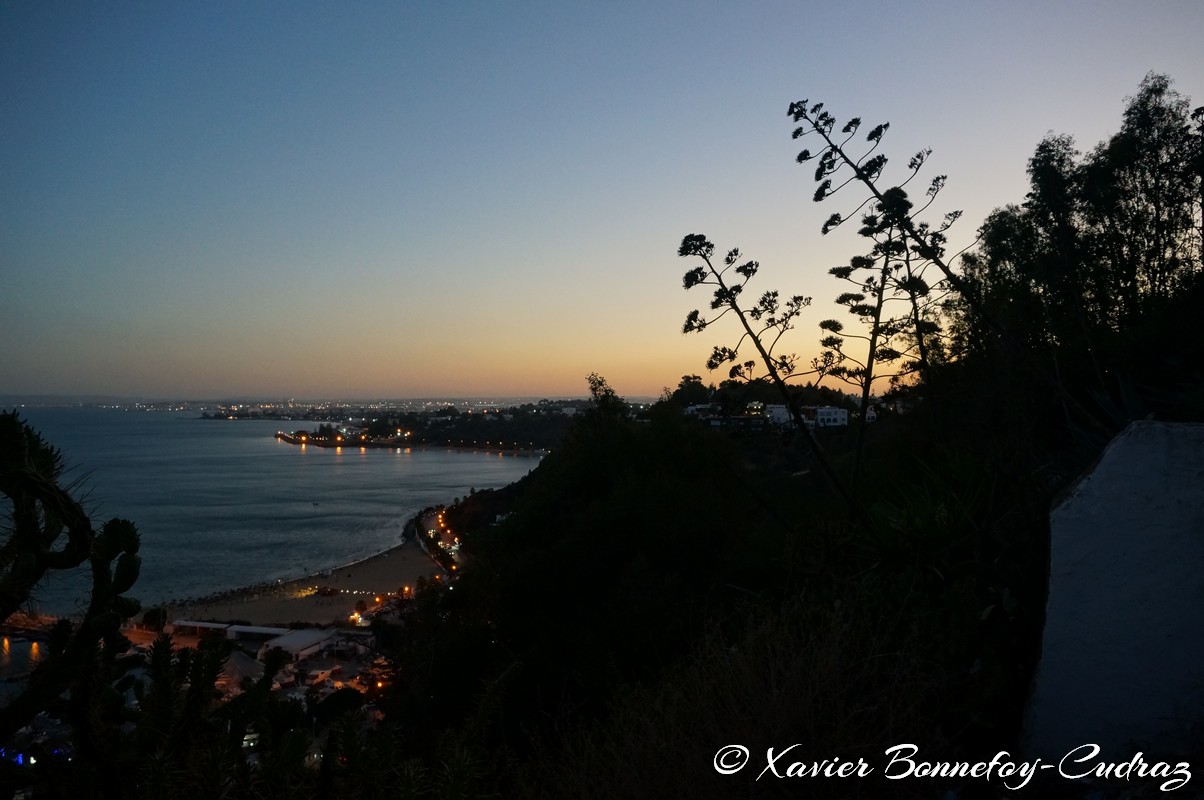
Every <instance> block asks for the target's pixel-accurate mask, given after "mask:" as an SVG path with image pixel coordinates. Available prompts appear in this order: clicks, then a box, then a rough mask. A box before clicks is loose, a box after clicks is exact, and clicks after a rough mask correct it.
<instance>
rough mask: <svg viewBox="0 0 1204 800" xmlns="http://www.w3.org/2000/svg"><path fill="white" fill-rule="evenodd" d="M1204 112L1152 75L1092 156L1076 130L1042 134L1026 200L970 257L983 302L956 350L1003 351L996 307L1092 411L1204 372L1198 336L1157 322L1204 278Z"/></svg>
mask: <svg viewBox="0 0 1204 800" xmlns="http://www.w3.org/2000/svg"><path fill="white" fill-rule="evenodd" d="M1202 121H1204V109H1198V110H1197V112H1195V114H1194V115H1189V113H1188V102H1187V100H1186V99H1185V98H1183V97H1182V96H1180V95H1179V94H1178V93H1177V92H1175V91H1174V90H1173V89H1172V88H1171V85H1170V80H1169V79H1168V78H1167V77H1166V76H1163V75H1157V74H1153V73H1151V74H1150V75H1147V76H1146V78H1145V79H1144V80H1143V81H1142V83H1141V85H1140V87H1139V89H1138V93H1137V94H1136V95H1135V96H1133V97H1131V98H1129V99H1128V100H1127V103H1126V107H1125V112H1124V119H1123V122H1122V125H1121V129H1120V131H1119V132H1117V133H1116V134H1115V135H1113V136H1112V137H1110V138H1109V139H1108V140H1107V141H1105V142H1102V143H1100V144H1099V145H1098V146H1097V147H1095V148H1094V149H1093V150H1091V151H1090V152H1089V153H1087V154H1086V155H1082V154H1080V153H1079V152H1078V151H1077V150H1076V149H1075V147H1074V142H1073V139H1071V137H1069V136H1066V135H1050V136H1048V137H1047V138H1046V139H1044V140H1043V141H1042V142H1041V143H1040V144H1039V145H1038V147H1037V149H1036V151H1035V152H1034V154H1033V157H1032V158H1031V159H1030V160H1029V165H1028V175H1029V180H1030V186H1031V188H1030V191H1029V193H1028V196H1027V199H1026V200H1025V202H1024V203H1023V204H1022V205H1011V206H1007V207H1005V208H1003V209H1000V210H997V211H996V212H994V213H993V214H992V215H991V216H990V217H989V218H988V219H987V221H986V222H985V223H984V225H983V227H982V231H981V239H982V245H981V247H980V249H979V252H978V253H977V254H976V255H975V258H974V259H973V260H971V261H970V262H968V268H967V281H968V283H969V287H970V289H969V290H970V292H971V293H972V295H973V296H974V297H976V298H978V299H979V300H978V303H977V305H976V306H972V305H970V304H968V303H965V302H963V303H961V304H960V306H959V324H958V340H957V347H958V351H959V352H960V353H961V354H963V355H970V354H974V355H981V356H984V357H990V354H992V353H996V352H998V350H999V347H1000V334H999V333H998V330H997V329H996V328H993V327H990V326H986V325H984V324H982V318H983V316H984V315H990V316H992V317H993V318H995V319H997V320H999V321H1000V323H1001V324H1002V325H1003V326H1004V327H1006V328H1007V329H1008V330H1009V331H1012V332H1013V333H1012V335H1013V336H1016V337H1018V338H1020V340H1021V341H1022V342H1023V345H1024V346H1025V347H1026V348H1027V349H1029V350H1030V351H1032V352H1034V353H1037V354H1039V356H1040V359H1041V360H1042V361H1043V362H1044V363H1045V364H1047V365H1048V367H1047V369H1049V370H1050V371H1052V372H1054V373H1055V374H1056V382H1057V385H1058V387H1059V389H1060V390H1061V391H1063V392H1064V393H1066V394H1067V395H1068V396H1069V397H1071V398H1074V401H1075V402H1077V403H1081V404H1087V405H1089V406H1090V407H1091V408H1092V409H1094V414H1095V416H1096V417H1099V416H1101V415H1102V416H1105V417H1112V416H1114V415H1115V414H1114V411H1113V409H1123V410H1121V411H1119V414H1120V415H1122V416H1132V415H1140V414H1141V413H1148V410H1149V408H1150V406H1151V404H1152V405H1153V406H1154V407H1161V408H1166V407H1167V401H1166V398H1165V396H1160V395H1164V392H1162V391H1161V390H1159V389H1157V388H1156V387H1157V384H1159V383H1161V382H1162V381H1163V380H1164V379H1166V378H1171V379H1174V380H1177V381H1179V382H1181V385H1182V383H1190V381H1191V380H1192V379H1191V377H1190V376H1191V375H1192V374H1193V373H1195V374H1197V375H1198V370H1197V368H1196V367H1195V362H1196V358H1195V353H1194V350H1195V348H1194V346H1193V345H1192V344H1191V339H1192V338H1194V334H1191V335H1189V337H1188V338H1186V339H1185V338H1184V337H1182V336H1174V337H1172V336H1162V335H1160V331H1162V330H1165V329H1166V326H1167V325H1168V324H1170V322H1169V321H1170V315H1172V314H1176V313H1183V312H1181V311H1179V308H1180V307H1181V306H1182V302H1183V298H1185V297H1188V296H1190V295H1191V294H1192V293H1194V292H1196V291H1197V288H1196V287H1198V286H1199V284H1200V282H1201V280H1202V279H1204V275H1202V269H1204V268H1202V264H1201V227H1200V225H1199V224H1197V221H1198V220H1199V219H1200V213H1201V210H1200V209H1201V173H1200V164H1201V153H1202V152H1204V132H1202V130H1204V129H1202V128H1201V123H1202ZM1184 310H1186V308H1184ZM1143 408H1145V412H1143V411H1142V409H1143ZM1080 416H1081V415H1080ZM1114 424H1115V423H1113V425H1114Z"/></svg>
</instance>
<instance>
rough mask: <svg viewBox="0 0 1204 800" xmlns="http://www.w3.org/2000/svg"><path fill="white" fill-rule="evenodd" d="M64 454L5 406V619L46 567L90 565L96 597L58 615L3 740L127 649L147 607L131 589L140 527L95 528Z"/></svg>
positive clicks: (1, 732)
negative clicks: (124, 628)
mask: <svg viewBox="0 0 1204 800" xmlns="http://www.w3.org/2000/svg"><path fill="white" fill-rule="evenodd" d="M64 464H65V462H64V459H63V455H62V453H61V452H59V451H58V450H57V449H55V448H54V447H51V446H50V445H49V444H48V443H47V442H46V441H45V440H44V439H43V438H42V437H41V436H40V435H39V434H38V433H37V432H36V431H34V430H33V428H31V427H30V426H29V425H27V424H26V423H25V422H23V421H22V420H21V419H20V417H19V416H18V415H17V414H16V413H13V412H3V413H0V492H2V493H3V494H4V495H5V496H6V497H7V498H8V499H9V501H10V502H11V505H12V515H11V516H12V525H11V526H10V528H9V529H8V530H7V531H6V532H5V533H6V534H7V535H6V537H5V538H4V539H3V540H0V622H3V621H4V620H6V619H8V618H9V617H10V616H12V614H13V613H14V612H16V611H17V610H18V609H19V608H21V607H22V606H23V605H24V604H25V603H27V602H28V600H29V598H30V594H31V592H32V591H33V589H34V587H35V586H37V584H38V583H39V582H41V581H42V580H43V579H44V578H45V577H46V576H47V575H48V574H51V573H53V572H57V571H60V570H70V569H76V568H79V567H81V566H84V565H85V563H86V564H88V565H89V566H90V567H91V573H92V591H91V595H92V596H91V601H90V602H89V604H88V608H87V610H86V611H85V612H84V616H83V619H82V620H80V621H79V623H78V624H72V623H70V622H67V621H60V622H59V623H58V624H57V625H56V626H55V627H54V629H53V630H52V631H51V638H50V642H49V647H48V648H47V650H48V651H49V652H48V653H47V656H46V658H44V659H43V660H42V662H41V663H40V664H39V665H38V667H37V668H36V669H35V670H34V671H33V672H32V673H31V674H30V676H29V680H28V682H27V684H26V687H25V689H24V691H22V692H21V694H19V695H17V696H16V697H15V698H13V699H12V701H11V702H10V703H9V704H8V705H7V706H6V707H5V708H3V709H0V741H6V740H8V739H9V738H10V737H11V736H12V734H13V733H14V732H16V731H17V730H18V729H20V728H21V727H23V726H24V725H26V724H27V723H28V722H29V721H30V720H31V719H32V718H33V717H34V716H35V715H36V714H38V713H39V712H40V711H42V710H43V709H45V708H46V707H47V705H48V704H49V703H51V702H53V701H55V700H56V698H58V697H59V696H60V695H62V694H63V692H65V691H66V690H68V689H69V688H71V687H72V686H73V685H74V684H75V682H76V681H77V680H78V679H79V678H80V676H82V675H85V674H88V673H89V672H90V671H91V670H92V668H93V667H94V666H95V661H96V659H97V658H98V645H99V644H100V643H102V642H103V643H104V645H105V652H106V653H111V652H113V651H116V650H120V649H124V646H128V642H125V643H124V646H123V642H124V641H125V640H124V637H122V636H121V634H120V630H121V625H122V623H123V622H124V621H125V620H126V619H129V618H130V617H132V616H134V615H135V614H137V613H138V612H139V611H140V610H141V607H142V606H141V604H140V603H139V602H138V601H137V600H135V599H134V598H132V597H126V596H125V593H126V592H128V591H129V590H130V589H131V588H133V585H134V583H135V582H136V581H137V579H138V572H139V569H140V566H141V559H140V558H139V556H138V555H137V553H138V549H139V545H140V544H141V540H140V537H139V535H138V529H137V527H136V526H135V525H134V524H133V523H132V522H130V521H128V520H123V519H112V520H109V521H108V522H106V523H105V524H104V526H103V527H102V528H101V530H100V532H99V533H97V532H96V531H95V530H94V528H93V525H92V521H91V520H90V519H89V518H88V514H87V512H86V511H84V509H83V506H82V505H81V504H80V502H79V501H78V500H76V499H75V498H74V497H72V496H71V493H70V492H69V491H68V488H64V486H63V485H62V483H61V482H62V478H63V473H64Z"/></svg>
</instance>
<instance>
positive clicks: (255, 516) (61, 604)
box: [5, 407, 538, 614]
mask: <svg viewBox="0 0 1204 800" xmlns="http://www.w3.org/2000/svg"><path fill="white" fill-rule="evenodd" d="M19 412H20V414H21V416H22V418H23V419H25V420H26V421H27V422H29V423H30V424H31V425H32V426H33V427H34V428H35V429H37V430H38V431H39V432H40V433H41V434H42V435H43V437H44V438H45V439H46V440H47V441H48V442H49V443H50V444H52V445H53V446H55V447H57V448H58V449H60V450H61V451H62V452H63V454H64V456H65V458H66V461H67V463H68V465H69V468H70V469H69V472H68V474H67V478H66V479H67V481H68V482H74V484H75V486H74V490H73V495H74V496H76V497H77V498H82V499H83V501H84V507H85V509H86V510H87V511H88V513H89V514H90V516H91V517H92V518H93V520H94V521H96V522H97V524H100V523H103V521H104V520H107V519H110V518H112V517H122V518H125V519H129V520H131V521H133V522H134V523H135V524H136V525H137V526H138V531H139V533H140V534H141V536H142V549H141V551H140V554H141V556H142V560H143V563H142V572H141V575H140V577H139V579H138V582H137V584H136V585H135V587H134V589H133V591H131V592H130V594H131V595H133V596H135V597H138V598H139V599H140V600H141V601H142V603H143V606H144V607H150V606H151V605H154V604H158V603H163V602H167V601H169V600H172V599H183V598H187V597H196V596H201V595H206V594H210V593H212V592H215V591H221V590H225V589H233V588H237V587H240V586H247V585H251V584H256V583H261V582H265V581H274V580H278V579H286V578H291V577H299V576H302V575H308V574H312V573H314V572H318V571H321V570H325V569H330V568H333V567H336V566H339V565H341V564H346V563H350V562H351V561H355V560H358V559H360V558H365V557H367V556H369V555H373V554H375V553H378V552H380V551H382V550H385V549H388V548H389V547H393V546H395V545H396V544H398V543H399V542H400V536H401V532H402V528H403V526H404V524H405V521H406V520H408V519H409V518H410V517H412V516H413V515H414V514H416V513H417V512H418V511H420V510H421V509H422V508H425V507H427V506H430V505H436V504H439V503H450V502H451V501H452V500H453V498H456V497H462V496H464V495H466V494H468V493H469V491H471V490H472V489H487V488H497V487H501V486H505V485H507V484H509V483H512V482H513V481H515V480H518V479H519V478H521V477H522V476H523V475H525V474H527V473H528V472H529V471H530V470H531V469H533V468H534V467H535V466H536V465H537V464H538V458H537V457H534V456H521V455H501V454H498V453H485V452H482V451H477V452H471V451H457V450H445V449H435V448H432V449H421V448H413V449H411V448H388V449H384V448H379V449H378V448H371V449H361V448H358V447H344V448H341V449H338V450H335V449H333V448H317V447H297V446H295V445H290V444H287V443H285V442H281V441H278V440H277V439H276V438H275V433H276V431H277V430H290V431H291V430H296V429H301V428H308V427H313V424H312V423H306V422H288V421H285V422H281V421H275V420H236V421H226V420H205V419H199V418H198V416H199V415H197V414H196V413H195V412H172V411H145V410H125V409H107V408H90V407H87V408H22V409H19ZM5 511H6V513H7V509H5ZM86 599H87V576H86V574H84V571H83V570H76V571H74V574H58V575H54V576H52V577H51V578H50V579H49V580H48V581H46V582H45V583H44V585H43V586H41V587H40V588H39V590H38V592H37V593H36V595H35V600H36V607H37V610H39V611H42V612H44V613H53V614H73V613H77V612H78V611H79V610H80V609H82V607H83V604H84V603H85V602H86Z"/></svg>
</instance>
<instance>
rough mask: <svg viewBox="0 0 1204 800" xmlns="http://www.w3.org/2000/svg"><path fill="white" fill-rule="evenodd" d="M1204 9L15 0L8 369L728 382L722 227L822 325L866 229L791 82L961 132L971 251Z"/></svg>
mask: <svg viewBox="0 0 1204 800" xmlns="http://www.w3.org/2000/svg"><path fill="white" fill-rule="evenodd" d="M1202 29H1204V7H1202V6H1201V5H1200V4H1199V3H1196V2H1187V1H1186V0H1178V1H1175V0H1171V1H1168V2H1156V3H1149V4H1137V3H1131V2H1063V3H1052V4H1051V3H1039V2H1015V3H1008V4H965V3H953V2H931V1H930V2H918V3H908V4H898V3H871V2H853V3H849V4H845V5H843V6H841V7H840V8H839V9H835V10H834V9H832V8H830V7H828V6H820V5H818V4H810V3H801V4H800V3H786V2H765V3H754V4H749V5H741V6H724V5H702V6H700V5H698V4H696V3H685V2H673V3H657V4H637V3H628V2H618V3H608V4H603V5H596V6H595V5H590V6H581V7H576V6H571V7H569V6H565V5H564V4H559V3H551V2H533V3H526V4H521V5H501V4H496V3H486V2H465V3H456V4H429V5H423V4H412V5H411V4H406V5H402V4H395V3H375V2H369V3H357V4H353V5H351V4H333V5H332V4H322V3H313V2H298V3H290V4H287V5H281V4H267V3H258V4H257V3H233V2H215V3H206V4H202V5H180V4H106V5H103V6H98V5H95V4H87V3H55V4H39V3H7V4H3V5H0V104H2V105H3V108H4V109H5V113H4V114H3V115H2V116H0V180H2V181H3V184H4V187H5V191H4V192H3V194H2V195H0V320H2V321H3V333H4V335H3V336H2V337H0V395H93V396H95V395H107V396H112V397H122V398H144V399H152V398H154V399H186V398H194V399H223V398H248V399H249V398H263V399H268V398H288V397H296V398H305V399H321V398H330V399H334V398H347V399H352V398H355V399H371V398H395V399H404V398H416V397H458V398H469V397H473V396H485V397H576V396H581V395H584V394H586V393H587V386H586V382H585V376H586V375H587V374H589V373H590V372H597V373H599V374H601V375H603V376H605V377H606V378H607V380H608V381H609V382H610V384H611V385H612V386H613V387H614V389H615V390H616V391H617V392H618V393H619V394H621V395H624V396H627V397H654V396H656V395H657V394H659V393H660V391H661V389H662V388H663V387H665V386H668V387H674V386H676V384H677V382H678V380H679V379H680V377H681V376H682V375H684V374H698V375H701V376H702V377H703V380H704V381H705V382H707V383H710V382H712V381H713V382H716V383H717V382H719V381H720V380H721V379H722V378H724V377H725V374H721V373H718V372H716V373H707V371H706V369H705V367H704V362H705V360H706V357H707V355H708V354H709V353H710V350H711V347H712V346H713V345H715V344H732V343H734V341H735V340H736V338H737V336H736V333H735V330H734V328H732V327H727V326H724V325H723V324H720V325H717V326H715V328H714V329H713V330H711V331H708V332H707V333H705V334H703V335H692V336H683V335H682V334H681V332H680V331H681V324H682V322H683V320H684V319H685V316H686V314H687V312H689V311H690V310H691V309H693V308H696V307H699V306H703V307H705V305H706V302H707V298H706V297H704V296H702V295H700V294H696V292H697V291H698V290H695V293H686V292H684V291H683V290H682V288H681V275H682V273H683V272H684V271H685V270H686V269H687V268H688V266H690V265H689V264H688V263H687V262H686V261H685V260H683V259H678V258H677V257H676V255H675V253H676V248H677V245H678V243H679V242H680V240H681V238H682V237H683V236H684V235H686V234H690V233H703V234H706V235H707V236H708V237H709V238H710V239H711V240H712V241H714V242H715V244H716V246H717V247H719V248H720V249H722V250H726V249H728V248H730V247H733V246H739V247H740V248H741V250H742V251H743V252H744V253H745V255H746V256H747V257H748V258H753V259H757V260H758V261H760V262H761V264H762V271H761V274H760V275H759V276H758V278H757V279H756V282H755V283H754V284H752V285H751V286H750V291H751V290H753V289H755V290H756V292H757V293H758V294H759V293H760V292H761V291H764V290H766V289H780V290H782V291H783V292H784V293H786V294H796V293H798V294H804V295H809V296H811V297H812V298H813V302H812V307H811V309H810V310H809V311H808V312H807V313H805V314H804V316H803V318H802V320H801V323H800V327H799V330H797V331H795V332H794V333H793V334H792V338H791V339H790V341H789V342H788V343H787V349H789V350H794V351H797V352H798V353H799V354H800V355H802V356H803V357H804V359H809V358H810V357H811V356H812V355H814V354H815V353H816V351H817V350H818V340H819V338H820V332H819V330H818V328H817V327H816V323H818V322H819V321H820V320H821V319H824V318H825V317H831V316H833V315H834V314H835V313H838V310H837V308H836V306H835V305H834V304H833V303H832V299H833V298H834V297H835V296H836V295H837V294H839V293H840V292H841V291H843V287H842V286H841V285H839V284H838V283H837V282H836V281H835V280H834V279H833V278H831V277H830V276H829V275H828V274H827V270H828V268H829V267H831V266H835V265H838V264H842V263H847V261H848V259H849V258H850V257H851V256H853V255H857V254H860V253H861V252H862V251H863V249H864V246H863V244H862V243H861V242H860V241H858V239H857V237H856V235H855V231H853V230H848V229H843V228H842V229H840V230H839V231H837V232H835V233H833V234H831V235H829V236H827V237H821V235H820V233H819V228H820V225H821V224H822V222H823V220H824V219H826V218H827V217H828V216H829V215H830V214H832V213H833V212H837V211H841V212H847V211H848V210H849V205H850V204H849V203H848V202H847V200H846V199H845V198H842V197H838V198H837V199H835V200H833V201H831V202H827V203H823V204H815V203H813V202H812V201H811V196H812V194H813V192H814V184H813V183H812V182H811V172H812V170H811V169H808V168H806V167H801V166H799V165H797V164H795V163H794V158H795V155H796V154H797V152H798V151H799V149H801V145H800V144H799V143H798V142H794V141H792V140H791V138H790V132H791V129H792V128H793V125H792V123H791V122H790V120H789V119H788V117H787V114H786V109H787V107H788V105H789V104H790V102H792V101H795V100H801V99H810V100H811V101H823V102H825V103H826V104H827V107H828V108H829V109H830V110H831V111H832V113H834V114H835V115H836V116H837V118H838V119H839V120H841V121H842V122H843V121H845V120H847V119H848V118H850V117H854V116H859V117H862V118H863V119H864V120H865V121H866V122H867V123H869V124H872V123H877V122H879V121H889V122H890V123H891V129H890V131H889V133H888V134H887V136H886V137H885V139H884V141H883V148H884V152H886V153H887V155H889V156H890V157H891V159H892V162H891V166H890V167H888V169H887V176H888V178H889V177H890V176H892V175H897V174H898V173H897V172H892V171H891V170H892V168H896V169H902V167H903V165H904V164H905V163H906V161H907V159H908V158H909V157H910V155H911V154H912V153H914V152H915V151H916V150H918V149H920V148H922V147H931V148H932V150H933V154H932V157H931V160H930V167H929V168H927V170H926V172H925V173H924V175H925V177H926V178H927V177H931V176H932V175H936V174H946V175H948V183H947V187H946V189H945V191H944V192H943V193H942V194H941V196H940V198H939V199H938V203H937V204H936V206H935V207H934V212H935V214H936V216H937V217H939V215H940V214H942V213H944V212H945V211H948V210H951V209H962V210H963V211H964V212H965V214H964V216H963V218H962V220H961V221H960V222H959V223H958V224H957V226H956V227H955V228H954V229H953V230H952V231H951V235H950V245H951V249H952V250H953V251H957V250H960V249H961V248H963V247H966V246H968V245H970V244H972V242H973V240H974V236H975V231H976V229H977V227H978V225H979V224H980V223H981V222H982V221H983V219H984V217H985V216H986V215H987V214H988V213H989V212H990V211H991V210H992V209H994V208H996V207H999V206H1003V205H1005V204H1008V203H1019V202H1022V201H1023V199H1024V193H1025V190H1026V176H1025V164H1026V161H1027V159H1028V157H1029V156H1030V155H1031V153H1032V151H1033V148H1034V147H1035V146H1036V145H1037V143H1038V142H1039V141H1040V139H1041V138H1042V137H1043V136H1044V135H1046V134H1047V133H1049V132H1054V133H1067V134H1070V135H1072V136H1074V138H1075V141H1076V143H1077V146H1078V148H1079V149H1080V150H1089V149H1090V148H1092V147H1094V146H1095V144H1096V143H1097V142H1099V141H1100V140H1102V139H1103V138H1105V137H1106V136H1108V135H1109V134H1111V133H1112V132H1114V131H1115V130H1116V129H1117V128H1118V127H1119V125H1120V119H1121V110H1122V108H1123V103H1124V98H1125V97H1126V96H1127V95H1131V94H1132V93H1133V92H1135V91H1136V89H1137V86H1138V84H1139V83H1140V81H1141V79H1142V78H1143V77H1144V76H1145V75H1146V73H1148V72H1151V71H1154V72H1162V73H1166V74H1168V75H1169V76H1170V77H1171V78H1172V79H1173V81H1174V86H1175V88H1176V89H1177V90H1178V91H1179V92H1181V93H1182V94H1184V95H1186V96H1188V97H1190V98H1191V100H1192V104H1193V106H1199V105H1204V59H1202V58H1201V57H1200V54H1199V43H1198V37H1199V31H1200V30H1202ZM926 182H927V181H926V180H925V183H926ZM852 205H855V202H854V203H853V204H852Z"/></svg>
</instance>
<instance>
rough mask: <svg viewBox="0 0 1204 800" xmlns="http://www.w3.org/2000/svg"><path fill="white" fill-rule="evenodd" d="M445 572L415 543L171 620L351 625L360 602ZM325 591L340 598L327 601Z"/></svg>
mask: <svg viewBox="0 0 1204 800" xmlns="http://www.w3.org/2000/svg"><path fill="white" fill-rule="evenodd" d="M440 572H441V570H440V569H439V567H438V565H437V564H435V562H434V560H433V559H431V557H430V556H428V555H427V554H426V553H425V552H423V551H422V549H421V548H420V547H419V546H418V544H417V543H416V542H414V541H413V540H411V541H409V542H407V543H406V544H402V545H399V546H398V547H394V548H393V549H391V550H386V551H385V552H383V553H379V554H377V555H375V556H372V557H370V558H366V559H364V560H363V561H357V562H355V563H352V564H347V565H345V566H342V567H339V568H337V569H334V570H331V571H330V572H329V574H320V575H313V576H310V577H307V578H297V579H295V580H290V581H284V582H282V583H278V584H272V585H263V586H253V587H249V588H246V589H238V590H234V591H231V592H226V593H224V594H223V595H221V596H220V597H218V598H216V599H215V598H207V599H205V600H199V601H193V602H188V603H183V604H178V605H173V606H169V607H168V617H169V618H170V619H172V620H217V621H221V622H230V621H233V620H240V621H245V622H249V623H251V624H253V625H287V624H288V623H290V622H310V623H319V624H325V623H330V622H335V621H346V620H347V617H348V616H349V615H350V614H351V613H352V612H353V611H354V610H355V603H356V601H357V600H365V601H366V602H367V603H368V605H372V604H373V598H374V597H377V596H381V595H384V594H386V593H388V592H397V591H398V590H399V589H402V588H403V587H405V586H411V587H412V586H414V584H415V582H417V580H418V578H419V577H425V578H426V579H427V580H428V581H430V580H434V578H435V575H437V574H440ZM320 587H326V588H328V589H334V590H337V591H338V593H337V594H333V595H327V596H322V595H319V594H318V593H317V589H318V588H320Z"/></svg>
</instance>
